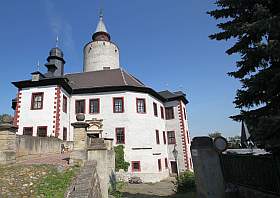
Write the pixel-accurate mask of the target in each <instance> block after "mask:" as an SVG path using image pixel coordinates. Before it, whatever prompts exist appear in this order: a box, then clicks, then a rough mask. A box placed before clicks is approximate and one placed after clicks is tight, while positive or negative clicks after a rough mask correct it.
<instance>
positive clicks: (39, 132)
mask: <svg viewBox="0 0 280 198" xmlns="http://www.w3.org/2000/svg"><path fill="white" fill-rule="evenodd" d="M37 136H38V137H47V127H46V126H39V127H38V128H37Z"/></svg>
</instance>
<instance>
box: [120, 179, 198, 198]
mask: <svg viewBox="0 0 280 198" xmlns="http://www.w3.org/2000/svg"><path fill="white" fill-rule="evenodd" d="M174 181H175V178H170V179H168V180H164V181H161V182H158V183H153V184H152V183H149V184H128V185H127V186H126V187H125V188H124V189H123V190H122V191H123V193H124V198H164V197H166V198H167V197H170V198H171V197H172V198H195V195H194V194H193V193H187V194H181V195H178V194H175V192H174Z"/></svg>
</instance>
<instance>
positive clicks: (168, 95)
mask: <svg viewBox="0 0 280 198" xmlns="http://www.w3.org/2000/svg"><path fill="white" fill-rule="evenodd" d="M158 94H159V95H160V96H161V97H163V98H164V99H166V100H167V101H172V100H175V99H178V98H181V99H183V100H184V102H185V103H188V100H187V99H186V94H185V93H184V92H182V91H176V92H170V91H168V90H165V91H160V92H158Z"/></svg>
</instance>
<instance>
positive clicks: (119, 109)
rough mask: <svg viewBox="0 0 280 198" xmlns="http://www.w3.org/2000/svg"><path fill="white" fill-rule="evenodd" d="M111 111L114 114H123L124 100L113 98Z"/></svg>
mask: <svg viewBox="0 0 280 198" xmlns="http://www.w3.org/2000/svg"><path fill="white" fill-rule="evenodd" d="M113 105H114V107H113V111H114V113H123V112H124V99H123V98H113Z"/></svg>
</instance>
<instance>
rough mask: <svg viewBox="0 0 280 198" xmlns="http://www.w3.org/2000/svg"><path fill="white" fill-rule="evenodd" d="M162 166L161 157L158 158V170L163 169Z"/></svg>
mask: <svg viewBox="0 0 280 198" xmlns="http://www.w3.org/2000/svg"><path fill="white" fill-rule="evenodd" d="M161 170H162V167H161V159H158V171H161Z"/></svg>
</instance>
